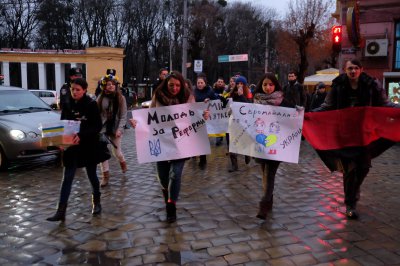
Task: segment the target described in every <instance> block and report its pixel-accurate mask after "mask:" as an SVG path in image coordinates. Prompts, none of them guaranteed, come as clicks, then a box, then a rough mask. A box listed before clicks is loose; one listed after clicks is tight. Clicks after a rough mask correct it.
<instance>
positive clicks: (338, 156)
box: [303, 59, 400, 219]
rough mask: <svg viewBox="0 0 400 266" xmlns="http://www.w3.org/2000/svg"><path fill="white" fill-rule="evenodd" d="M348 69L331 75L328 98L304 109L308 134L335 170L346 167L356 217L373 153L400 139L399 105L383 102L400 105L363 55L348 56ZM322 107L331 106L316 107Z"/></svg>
mask: <svg viewBox="0 0 400 266" xmlns="http://www.w3.org/2000/svg"><path fill="white" fill-rule="evenodd" d="M344 71H345V73H343V74H341V75H339V76H338V77H337V78H335V79H334V80H333V81H332V89H331V91H329V93H328V95H327V96H326V98H325V102H324V103H323V104H322V105H321V106H320V107H319V108H316V109H314V110H312V113H307V114H306V115H305V118H304V125H303V135H304V136H305V138H306V139H307V140H308V141H309V142H310V144H311V145H312V146H313V147H314V148H315V149H316V151H317V153H318V155H319V156H320V158H321V159H322V161H323V162H324V163H325V164H326V166H327V167H328V168H329V169H330V170H331V171H341V172H343V188H344V196H345V199H344V202H345V204H346V213H345V214H346V217H347V218H348V219H357V218H358V213H357V211H356V205H357V201H358V200H359V198H360V187H361V184H362V182H363V181H364V178H365V177H366V176H367V174H368V172H369V168H370V167H371V159H372V158H375V157H377V156H378V155H380V154H381V153H382V152H384V151H385V150H387V149H388V148H390V147H391V146H392V145H393V144H394V143H395V142H397V141H400V123H399V122H400V110H399V109H393V108H384V107H399V106H398V105H396V104H394V103H391V102H389V101H388V98H387V96H386V92H385V90H384V89H383V88H382V87H381V86H380V84H379V82H378V81H377V80H376V79H374V78H373V77H371V76H369V75H367V74H366V73H365V72H363V67H362V65H361V63H360V61H359V60H356V59H352V60H347V61H346V62H345V65H344ZM330 110H334V111H330ZM320 111H330V112H323V113H315V112H320ZM321 132H324V134H321Z"/></svg>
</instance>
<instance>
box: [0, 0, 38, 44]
mask: <svg viewBox="0 0 400 266" xmlns="http://www.w3.org/2000/svg"><path fill="white" fill-rule="evenodd" d="M38 8H39V5H38V3H37V1H35V0H8V1H7V2H4V3H3V4H2V9H1V16H0V24H2V26H3V29H4V31H3V34H4V37H3V38H4V41H3V42H5V46H7V47H9V48H28V47H29V45H30V43H31V42H32V40H33V36H32V34H33V33H34V31H35V29H36V27H37V22H38V21H37V18H36V13H37V11H38Z"/></svg>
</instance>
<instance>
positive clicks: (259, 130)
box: [254, 117, 281, 154]
mask: <svg viewBox="0 0 400 266" xmlns="http://www.w3.org/2000/svg"><path fill="white" fill-rule="evenodd" d="M254 127H255V131H256V136H255V142H256V144H257V145H256V151H257V152H260V153H264V152H265V148H268V147H271V146H273V145H275V144H276V143H277V142H278V135H279V132H280V128H281V127H280V124H279V122H278V121H276V122H271V123H270V124H269V130H268V133H267V132H265V127H266V123H265V121H264V120H263V119H262V118H260V117H259V118H257V119H256V121H255V122H254ZM265 134H267V135H265ZM268 154H276V149H273V148H271V149H269V151H268Z"/></svg>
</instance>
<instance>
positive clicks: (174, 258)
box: [165, 250, 210, 265]
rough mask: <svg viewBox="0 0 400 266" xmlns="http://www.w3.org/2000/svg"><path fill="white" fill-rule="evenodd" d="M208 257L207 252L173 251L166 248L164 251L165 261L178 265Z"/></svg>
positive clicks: (200, 260) (204, 259) (201, 260)
mask: <svg viewBox="0 0 400 266" xmlns="http://www.w3.org/2000/svg"><path fill="white" fill-rule="evenodd" d="M209 258H210V255H208V253H207V252H204V253H201V252H196V253H194V252H192V251H190V250H189V251H173V250H168V252H167V253H165V259H166V261H165V262H170V263H175V264H178V265H184V264H186V263H190V262H204V261H206V260H207V259H209Z"/></svg>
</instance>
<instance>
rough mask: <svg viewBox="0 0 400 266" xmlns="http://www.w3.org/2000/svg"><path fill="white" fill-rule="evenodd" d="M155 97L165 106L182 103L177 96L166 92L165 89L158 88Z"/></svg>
mask: <svg viewBox="0 0 400 266" xmlns="http://www.w3.org/2000/svg"><path fill="white" fill-rule="evenodd" d="M155 97H156V99H157V101H158V102H159V103H161V105H163V106H169V105H175V104H180V102H179V99H178V98H177V97H174V96H172V95H171V94H170V93H169V92H164V91H163V90H157V91H156V95H155Z"/></svg>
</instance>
